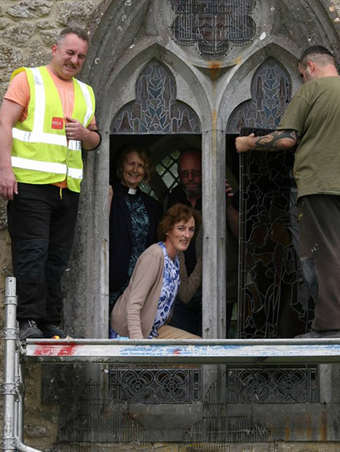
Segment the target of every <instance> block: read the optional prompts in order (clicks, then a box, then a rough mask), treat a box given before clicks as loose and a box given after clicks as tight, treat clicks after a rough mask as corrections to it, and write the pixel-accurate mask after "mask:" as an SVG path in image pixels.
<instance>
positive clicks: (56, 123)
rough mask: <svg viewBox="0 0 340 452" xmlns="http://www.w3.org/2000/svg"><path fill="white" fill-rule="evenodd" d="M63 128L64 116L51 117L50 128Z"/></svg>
mask: <svg viewBox="0 0 340 452" xmlns="http://www.w3.org/2000/svg"><path fill="white" fill-rule="evenodd" d="M63 128H64V118H57V117H54V118H52V129H58V130H62V129H63Z"/></svg>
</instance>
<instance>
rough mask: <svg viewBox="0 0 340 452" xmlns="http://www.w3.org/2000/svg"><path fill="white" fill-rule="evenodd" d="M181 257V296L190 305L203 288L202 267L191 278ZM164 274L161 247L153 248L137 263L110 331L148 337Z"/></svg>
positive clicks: (196, 269) (113, 312) (181, 255)
mask: <svg viewBox="0 0 340 452" xmlns="http://www.w3.org/2000/svg"><path fill="white" fill-rule="evenodd" d="M179 257H180V278H181V286H180V289H179V296H181V294H182V297H183V299H182V297H181V299H182V301H184V303H188V302H189V301H190V300H191V298H192V296H193V295H194V293H195V292H196V290H197V289H198V287H199V286H200V284H201V280H202V264H200V265H199V264H198V265H196V267H195V270H194V271H193V272H192V274H191V275H190V277H189V278H188V274H187V271H186V268H185V265H183V264H184V256H183V253H180V256H179ZM199 261H200V259H199ZM200 262H201V261H200ZM163 270H164V254H163V250H162V248H161V247H160V246H159V245H158V244H154V245H151V246H150V247H149V248H148V249H147V250H145V251H144V253H143V254H141V256H140V257H139V259H138V260H137V263H136V266H135V269H134V271H133V273H132V276H131V279H130V283H129V285H128V287H127V288H126V290H125V291H124V293H123V294H122V295H121V296H120V297H119V298H118V301H117V303H116V304H115V306H114V308H113V310H112V312H111V316H110V325H111V328H112V329H113V330H114V331H115V332H116V333H118V334H119V335H120V336H125V337H129V338H130V339H143V338H148V337H149V334H150V332H151V329H152V326H153V323H154V321H155V318H156V313H157V308H158V301H159V297H160V295H161V290H162V284H163ZM185 300H187V301H185Z"/></svg>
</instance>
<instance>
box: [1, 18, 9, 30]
mask: <svg viewBox="0 0 340 452" xmlns="http://www.w3.org/2000/svg"><path fill="white" fill-rule="evenodd" d="M9 24H10V22H9V21H8V20H6V19H0V30H3V29H4V28H6V27H7V26H8V25H9Z"/></svg>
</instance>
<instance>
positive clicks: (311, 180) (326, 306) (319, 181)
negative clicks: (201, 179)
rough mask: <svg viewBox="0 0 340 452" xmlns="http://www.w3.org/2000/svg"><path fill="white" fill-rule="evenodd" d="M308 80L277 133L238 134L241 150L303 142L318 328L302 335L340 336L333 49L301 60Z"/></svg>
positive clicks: (308, 263) (312, 51) (337, 105)
mask: <svg viewBox="0 0 340 452" xmlns="http://www.w3.org/2000/svg"><path fill="white" fill-rule="evenodd" d="M298 70H299V73H300V76H301V77H302V79H303V82H304V84H303V85H302V86H301V88H300V89H299V90H298V91H297V93H296V95H295V96H294V97H293V99H292V101H291V102H290V104H289V106H288V108H287V111H286V112H285V115H284V117H283V119H282V121H281V123H280V125H279V127H278V130H276V131H275V132H273V133H271V134H269V135H266V136H262V137H255V136H254V134H251V135H249V136H247V137H238V138H237V139H236V149H237V152H238V153H242V152H246V151H248V150H250V149H255V150H259V151H278V150H285V149H289V148H291V147H293V146H295V145H297V149H296V152H295V163H294V177H295V180H296V183H297V187H298V207H299V212H300V215H299V219H300V258H301V264H302V268H303V270H304V275H305V278H306V280H307V283H308V285H309V289H310V292H311V295H312V296H313V298H314V300H315V303H316V305H315V314H314V320H313V323H312V329H311V330H310V331H309V332H308V333H306V334H304V335H301V336H298V337H301V338H321V337H340V259H339V256H340V234H339V231H340V171H339V169H340V77H339V75H338V73H337V70H336V67H335V60H334V57H333V55H332V53H331V52H330V51H329V50H328V49H326V48H324V47H322V46H312V47H309V48H308V49H306V50H305V51H304V52H303V54H302V56H301V58H300V60H299V63H298Z"/></svg>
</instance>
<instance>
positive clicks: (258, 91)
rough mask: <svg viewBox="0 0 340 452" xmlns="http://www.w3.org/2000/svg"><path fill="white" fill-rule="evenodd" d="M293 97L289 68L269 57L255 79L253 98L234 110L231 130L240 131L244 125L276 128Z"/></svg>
mask: <svg viewBox="0 0 340 452" xmlns="http://www.w3.org/2000/svg"><path fill="white" fill-rule="evenodd" d="M290 99H291V81H290V77H289V75H288V73H287V71H286V70H285V69H284V68H283V67H282V66H281V64H280V63H279V62H278V61H276V60H275V59H274V58H268V59H266V60H265V61H264V62H263V63H262V64H261V66H260V67H259V68H258V69H257V71H256V72H255V75H254V77H253V79H252V83H251V99H250V100H248V101H246V102H243V103H242V104H241V105H239V106H238V107H237V108H236V109H235V110H234V111H233V113H232V114H231V116H230V118H229V121H228V125H227V133H238V132H239V131H240V130H241V128H242V127H250V128H266V129H276V128H277V126H278V125H279V123H280V120H281V117H282V116H283V113H284V112H285V110H286V108H287V104H288V103H289V101H290Z"/></svg>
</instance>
